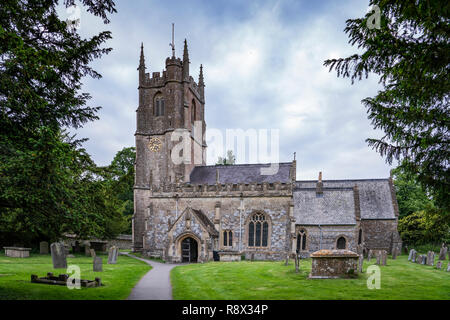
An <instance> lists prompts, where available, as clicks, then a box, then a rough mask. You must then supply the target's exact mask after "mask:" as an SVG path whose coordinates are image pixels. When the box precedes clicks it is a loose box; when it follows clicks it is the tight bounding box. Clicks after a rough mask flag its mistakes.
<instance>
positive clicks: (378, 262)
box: [375, 253, 381, 265]
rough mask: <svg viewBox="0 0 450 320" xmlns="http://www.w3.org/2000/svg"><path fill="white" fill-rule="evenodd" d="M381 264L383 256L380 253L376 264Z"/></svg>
mask: <svg viewBox="0 0 450 320" xmlns="http://www.w3.org/2000/svg"><path fill="white" fill-rule="evenodd" d="M380 262H381V254H380V253H378V254H377V262H376V263H375V264H377V265H380Z"/></svg>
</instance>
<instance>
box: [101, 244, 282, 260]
mask: <svg viewBox="0 0 450 320" xmlns="http://www.w3.org/2000/svg"><path fill="white" fill-rule="evenodd" d="M118 255H119V248H117V247H116V246H113V247H111V248H109V253H108V264H116V263H117V256H118ZM287 259H289V256H288V258H287ZM287 261H289V260H287Z"/></svg>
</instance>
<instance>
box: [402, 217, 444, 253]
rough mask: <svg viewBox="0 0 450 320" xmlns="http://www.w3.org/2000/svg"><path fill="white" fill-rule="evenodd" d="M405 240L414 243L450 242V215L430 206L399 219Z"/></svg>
mask: <svg viewBox="0 0 450 320" xmlns="http://www.w3.org/2000/svg"><path fill="white" fill-rule="evenodd" d="M398 231H399V233H400V236H401V238H402V240H403V242H405V243H407V244H413V245H423V244H441V243H442V242H445V243H449V242H450V215H448V214H442V212H440V209H437V208H429V209H427V210H422V211H417V212H414V213H413V214H410V215H408V216H405V217H403V218H401V219H399V221H398Z"/></svg>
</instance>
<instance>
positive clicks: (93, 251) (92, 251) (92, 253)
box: [89, 249, 97, 258]
mask: <svg viewBox="0 0 450 320" xmlns="http://www.w3.org/2000/svg"><path fill="white" fill-rule="evenodd" d="M89 252H90V256H91V257H93V258H95V257H96V256H97V254H96V253H95V250H94V249H89Z"/></svg>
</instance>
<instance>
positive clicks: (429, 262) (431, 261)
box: [427, 251, 434, 266]
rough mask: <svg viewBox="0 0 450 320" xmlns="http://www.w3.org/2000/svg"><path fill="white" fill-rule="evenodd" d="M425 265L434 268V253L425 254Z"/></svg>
mask: <svg viewBox="0 0 450 320" xmlns="http://www.w3.org/2000/svg"><path fill="white" fill-rule="evenodd" d="M427 265H429V266H434V252H433V251H428V253H427Z"/></svg>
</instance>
